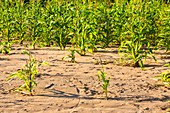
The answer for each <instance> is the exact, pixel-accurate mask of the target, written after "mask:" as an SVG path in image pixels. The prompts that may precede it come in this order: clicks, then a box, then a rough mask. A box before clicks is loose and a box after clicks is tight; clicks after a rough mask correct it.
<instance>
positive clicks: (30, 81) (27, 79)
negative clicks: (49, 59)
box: [7, 51, 46, 96]
mask: <svg viewBox="0 0 170 113" xmlns="http://www.w3.org/2000/svg"><path fill="white" fill-rule="evenodd" d="M23 53H24V54H27V55H28V56H29V60H28V61H27V62H26V65H24V66H23V67H22V69H20V70H18V71H17V72H15V73H13V74H11V75H10V76H9V77H8V78H7V80H10V79H12V78H18V79H20V80H21V81H23V82H24V84H23V85H21V86H20V87H19V88H17V89H16V91H19V92H22V93H24V94H29V95H30V96H32V95H33V91H34V86H36V85H37V82H36V81H35V79H36V75H37V74H38V67H39V66H41V65H42V64H46V62H38V61H37V60H36V59H35V58H34V57H33V56H32V55H31V53H30V52H27V51H24V52H23Z"/></svg>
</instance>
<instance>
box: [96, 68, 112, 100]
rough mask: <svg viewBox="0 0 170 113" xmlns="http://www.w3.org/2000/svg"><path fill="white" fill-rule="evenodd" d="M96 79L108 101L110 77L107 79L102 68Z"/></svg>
mask: <svg viewBox="0 0 170 113" xmlns="http://www.w3.org/2000/svg"><path fill="white" fill-rule="evenodd" d="M98 79H99V81H101V82H102V89H103V92H104V94H105V99H106V100H107V99H108V85H109V82H110V77H109V78H107V74H106V73H105V72H104V69H103V66H102V70H101V71H99V72H98Z"/></svg>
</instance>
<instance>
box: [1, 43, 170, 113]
mask: <svg viewBox="0 0 170 113" xmlns="http://www.w3.org/2000/svg"><path fill="white" fill-rule="evenodd" d="M23 49H24V47H21V46H15V47H13V50H12V51H11V54H10V55H3V54H0V72H1V76H0V113H80V112H81V113H166V112H168V111H167V110H166V109H167V108H170V103H169V102H168V100H169V99H170V96H169V95H170V90H169V88H167V87H165V86H161V85H160V84H161V83H160V82H158V81H156V80H155V79H153V77H154V76H156V75H159V74H160V73H161V72H162V71H164V70H166V69H167V67H164V66H163V64H164V61H163V60H161V59H160V56H161V55H163V54H162V53H161V52H158V53H157V55H156V56H157V58H158V63H155V61H154V60H151V59H148V60H147V62H145V64H146V68H145V70H141V69H140V68H134V67H123V66H118V65H114V64H113V63H109V64H106V65H104V70H105V72H106V73H107V75H108V77H111V80H110V84H109V87H108V96H109V99H108V100H105V99H104V94H103V91H102V88H101V82H99V80H98V76H97V72H98V71H100V70H101V69H102V66H101V65H95V64H94V62H95V61H96V60H97V59H98V60H99V57H100V58H101V59H102V60H105V61H113V60H114V61H118V58H119V56H118V54H117V51H116V48H109V49H106V50H100V51H98V52H95V53H94V55H91V54H88V55H86V56H79V55H76V61H77V63H70V62H64V61H62V57H64V56H66V55H68V54H69V52H68V51H60V50H58V49H57V48H52V47H51V48H43V49H38V50H31V52H32V54H34V55H35V56H36V59H37V60H45V61H47V62H48V63H49V64H50V66H43V67H41V68H40V69H39V73H40V74H39V76H38V77H37V78H36V81H37V83H38V86H37V87H36V88H35V94H34V96H26V95H23V94H20V93H16V92H14V91H13V90H14V89H15V88H17V87H18V86H19V85H21V84H22V82H21V81H19V80H18V79H12V80H10V81H6V78H7V77H8V76H9V74H11V73H13V72H16V71H17V70H18V69H21V67H22V66H23V65H24V64H25V63H26V60H27V59H28V56H27V55H24V54H21V52H22V50H23ZM164 60H165V61H166V62H168V60H169V59H164Z"/></svg>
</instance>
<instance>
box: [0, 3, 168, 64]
mask: <svg viewBox="0 0 170 113" xmlns="http://www.w3.org/2000/svg"><path fill="white" fill-rule="evenodd" d="M0 5H1V6H0V12H1V15H0V37H1V43H0V46H1V48H0V52H2V53H9V51H10V48H11V46H12V44H14V43H20V44H24V43H25V42H27V43H29V46H31V47H32V48H34V49H36V46H38V47H44V46H59V47H60V49H61V50H63V49H65V47H66V46H67V45H68V44H69V45H71V48H70V49H71V50H75V52H77V53H79V54H80V55H85V54H86V52H91V53H92V52H94V51H95V50H97V47H102V48H106V47H109V46H113V45H119V52H120V53H125V54H126V55H125V56H126V57H127V58H128V59H130V60H131V63H132V65H134V66H141V67H143V58H145V57H147V56H148V54H150V55H152V50H154V49H158V48H160V47H161V48H164V49H166V50H167V51H168V50H169V49H170V45H169V43H170V6H169V4H168V3H166V4H165V1H161V0H130V1H127V0H122V1H118V0H117V1H115V2H114V3H112V2H111V1H102V2H101V1H97V0H96V1H78V0H75V1H72V0H70V1H69V0H65V1H59V0H51V1H46V2H40V1H36V2H35V1H34V0H32V1H30V2H26V3H25V4H24V2H22V1H18V0H16V1H14V0H11V1H9V2H3V1H1V4H0ZM153 58H154V56H153Z"/></svg>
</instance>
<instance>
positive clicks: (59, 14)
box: [52, 2, 73, 50]
mask: <svg viewBox="0 0 170 113" xmlns="http://www.w3.org/2000/svg"><path fill="white" fill-rule="evenodd" d="M55 7H56V8H55ZM69 7H70V4H69V3H68V4H67V3H65V2H63V3H58V6H56V5H55V6H54V11H53V13H54V21H53V26H54V27H53V30H52V32H53V34H54V35H53V37H54V40H55V41H56V42H57V45H58V46H59V47H60V49H61V50H63V49H65V47H66V45H67V44H68V43H69V42H70V39H71V38H72V35H73V33H72V32H71V30H70V26H72V24H71V23H72V14H71V10H70V8H69Z"/></svg>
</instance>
